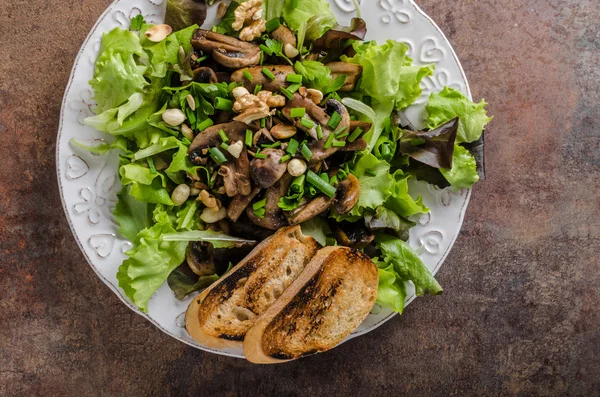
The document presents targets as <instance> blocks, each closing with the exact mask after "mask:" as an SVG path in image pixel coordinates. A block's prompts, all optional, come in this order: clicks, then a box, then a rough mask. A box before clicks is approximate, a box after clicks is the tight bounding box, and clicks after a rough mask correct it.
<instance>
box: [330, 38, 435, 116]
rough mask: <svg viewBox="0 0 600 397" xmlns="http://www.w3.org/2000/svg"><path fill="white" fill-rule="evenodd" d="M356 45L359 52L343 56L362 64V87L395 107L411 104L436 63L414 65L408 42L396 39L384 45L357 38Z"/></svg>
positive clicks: (368, 93)
mask: <svg viewBox="0 0 600 397" xmlns="http://www.w3.org/2000/svg"><path fill="white" fill-rule="evenodd" d="M353 47H354V49H355V50H356V55H355V56H353V57H352V58H348V57H347V56H343V57H342V60H343V61H344V62H350V63H355V64H359V65H361V66H362V68H363V71H362V78H361V83H360V88H359V89H360V90H361V91H362V92H364V93H365V94H366V95H368V96H370V97H372V98H373V99H374V100H376V101H378V102H380V103H385V104H387V103H388V102H389V101H392V102H393V103H394V105H393V107H395V108H396V109H403V108H405V107H407V106H409V105H411V104H412V103H413V102H414V101H415V100H416V99H417V98H418V97H419V96H421V87H420V86H419V84H420V82H421V80H422V79H423V78H424V77H425V76H431V75H432V74H433V71H434V68H435V67H434V65H424V66H413V65H412V59H410V58H409V57H408V56H407V55H406V52H407V51H408V47H407V46H406V44H404V43H400V42H397V41H394V40H388V41H386V43H385V44H382V45H378V44H377V43H376V42H374V41H371V42H358V41H357V42H355V43H354V44H353ZM390 113H391V110H390ZM388 116H389V114H388Z"/></svg>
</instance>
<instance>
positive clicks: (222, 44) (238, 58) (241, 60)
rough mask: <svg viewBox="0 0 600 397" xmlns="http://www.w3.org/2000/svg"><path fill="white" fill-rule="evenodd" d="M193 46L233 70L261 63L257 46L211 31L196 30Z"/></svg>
mask: <svg viewBox="0 0 600 397" xmlns="http://www.w3.org/2000/svg"><path fill="white" fill-rule="evenodd" d="M192 46H194V48H196V49H198V50H201V51H204V52H205V53H209V54H211V55H212V57H213V59H214V60H215V61H217V62H218V63H219V64H221V65H223V66H225V67H228V68H232V69H238V68H243V67H247V66H253V65H257V64H258V62H259V61H260V48H259V47H258V46H257V45H256V44H252V43H247V42H245V41H241V40H238V39H236V38H234V37H230V36H227V35H224V34H220V33H215V32H211V31H210V30H205V29H198V30H196V31H195V32H194V36H193V37H192Z"/></svg>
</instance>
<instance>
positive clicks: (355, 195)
mask: <svg viewBox="0 0 600 397" xmlns="http://www.w3.org/2000/svg"><path fill="white" fill-rule="evenodd" d="M359 198H360V181H359V180H358V178H357V177H355V176H354V175H353V174H348V177H347V178H346V179H344V180H343V181H342V182H340V183H338V185H337V189H336V191H335V210H336V211H337V213H338V214H347V213H348V212H350V211H352V208H354V206H355V205H356V203H358V199H359Z"/></svg>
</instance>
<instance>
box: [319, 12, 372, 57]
mask: <svg viewBox="0 0 600 397" xmlns="http://www.w3.org/2000/svg"><path fill="white" fill-rule="evenodd" d="M366 34H367V24H366V22H365V21H364V20H363V19H362V18H352V23H351V26H349V27H339V26H338V27H336V28H333V29H329V30H328V31H327V32H325V34H323V36H321V37H319V38H318V39H316V40H315V41H314V42H313V47H312V51H313V52H320V51H327V50H330V49H340V48H342V47H343V45H344V43H345V42H346V41H347V40H363V39H364V38H365V36H366Z"/></svg>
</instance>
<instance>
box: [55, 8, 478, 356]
mask: <svg viewBox="0 0 600 397" xmlns="http://www.w3.org/2000/svg"><path fill="white" fill-rule="evenodd" d="M125 1H127V0H114V1H113V2H112V3H110V4H109V5H108V6H107V8H106V9H105V10H104V11H103V12H102V13H101V14H100V16H99V17H98V19H97V20H96V22H95V23H94V25H93V26H92V27H91V29H90V31H89V33H88V34H87V36H86V38H85V40H84V41H83V43H82V45H81V47H80V48H79V50H78V52H77V56H76V57H75V59H74V63H73V67H72V69H71V73H70V75H69V80H68V83H67V85H66V88H65V93H64V95H63V99H62V102H61V111H60V120H59V126H58V133H57V139H56V142H57V144H56V151H55V155H56V159H55V161H56V173H57V182H58V187H59V193H60V200H61V204H62V207H63V211H64V213H65V217H66V218H67V222H68V224H69V229H70V230H71V233H72V234H73V237H74V239H75V242H76V243H77V245H78V246H79V249H80V251H81V252H82V254H83V256H84V257H85V259H86V261H87V263H88V265H89V266H90V267H91V268H92V270H93V271H94V273H95V274H96V275H97V276H98V278H100V279H101V280H102V282H103V283H104V284H105V285H106V286H108V287H109V288H110V289H111V290H112V292H113V293H114V294H115V295H116V296H117V297H118V298H119V299H120V300H121V302H123V303H124V304H125V305H126V306H127V307H128V308H129V309H130V310H132V311H133V312H134V313H136V314H138V315H140V316H142V317H143V318H145V319H146V320H148V321H149V322H150V323H151V324H152V325H153V326H155V327H156V328H158V329H159V330H160V331H162V332H164V333H165V334H167V335H169V336H170V337H172V338H174V339H176V340H178V341H180V342H183V343H185V344H186V345H188V346H191V347H194V348H196V349H200V350H203V351H206V352H210V353H215V354H219V355H223V356H228V357H234V358H243V355H238V354H236V353H232V352H229V351H222V350H216V349H212V348H210V347H206V346H201V345H199V344H195V343H194V342H192V341H189V340H186V339H184V338H182V337H180V336H178V335H174V334H173V333H171V332H170V331H168V330H166V329H165V328H163V326H162V325H161V324H159V323H158V322H157V321H156V320H154V319H153V318H152V317H150V316H149V315H148V314H147V313H143V312H141V311H140V310H139V309H138V308H137V307H136V306H135V305H134V304H133V303H131V302H130V301H129V300H127V299H126V298H125V297H124V296H123V293H122V291H121V289H120V288H119V287H118V286H115V285H113V284H112V283H111V282H110V281H109V280H108V279H107V278H106V277H105V276H104V275H103V274H101V273H100V271H99V270H98V269H97V267H96V265H95V264H94V262H93V261H92V259H91V258H90V256H89V255H88V253H87V251H86V250H85V248H84V247H83V241H82V240H81V239H80V238H79V235H78V234H77V231H76V230H75V226H74V224H73V222H72V220H71V217H70V215H69V208H68V206H67V203H66V200H65V197H64V188H63V185H62V180H61V179H62V178H61V171H63V170H64V169H63V167H62V166H61V157H60V139H61V135H62V131H63V128H64V116H65V105H66V102H67V97H68V94H69V91H70V88H71V86H72V84H73V80H74V76H75V72H76V69H77V66H78V63H79V61H80V59H81V58H82V56H83V54H84V50H85V48H86V46H87V45H88V43H89V41H90V39H91V37H92V35H93V34H94V32H95V30H96V29H97V27H98V25H99V24H100V23H101V22H102V21H103V20H104V18H105V17H106V16H107V14H108V13H109V12H110V11H112V9H113V7H114V6H115V5H117V4H119V3H121V2H125ZM148 1H149V2H150V3H152V2H151V1H150V0H148ZM165 1H166V0H165ZM329 1H334V0H329ZM362 1H364V0H359V3H360V4H361V6H362ZM379 1H381V0H379ZM408 3H409V4H411V5H412V6H413V7H414V8H415V10H416V11H417V12H418V13H420V14H421V16H423V17H424V18H425V19H426V20H427V21H428V22H429V23H430V24H431V25H432V26H433V27H434V29H435V30H436V31H437V33H438V34H439V35H440V38H441V39H443V40H444V42H445V44H447V46H448V49H449V50H450V55H451V58H452V59H453V60H454V61H455V63H456V65H457V68H458V70H459V71H460V73H461V77H462V80H463V81H464V84H465V91H466V93H467V95H468V97H469V98H471V90H470V86H469V82H468V80H467V77H466V74H465V72H464V70H463V68H462V65H461V63H460V60H459V59H458V56H457V55H456V52H455V50H454V48H453V47H452V45H451V43H450V41H449V40H448V39H447V37H446V35H445V34H444V32H443V31H442V30H441V29H440V28H439V26H438V25H437V24H436V23H435V22H434V21H433V19H431V17H429V15H428V14H427V13H425V12H424V11H423V10H422V9H421V8H420V7H419V6H418V5H417V4H416V2H415V1H414V0H408ZM161 4H162V3H161ZM471 193H472V190H471V189H468V190H467V191H466V195H465V198H464V202H463V205H462V208H461V210H460V214H459V219H458V222H457V229H458V231H457V233H456V234H455V235H454V236H453V238H452V239H451V241H450V243H449V245H448V248H447V249H446V250H445V251H444V253H443V254H442V256H441V258H440V259H439V261H438V263H437V265H436V267H435V268H434V270H433V271H432V273H433V274H435V273H437V272H438V270H439V269H440V267H441V266H442V264H443V263H444V261H445V259H446V257H447V256H448V254H449V252H450V250H451V249H452V247H453V246H454V243H455V242H456V239H457V238H458V235H459V234H460V230H461V228H462V224H463V221H464V216H465V213H466V208H467V207H468V204H469V201H470V198H471ZM415 297H416V296H415V295H414V294H413V295H412V296H411V297H409V298H408V299H407V300H406V306H408V304H410V303H411V302H412V301H413V300H414V299H415ZM396 315H397V313H390V314H389V315H388V316H387V317H385V318H384V319H382V320H380V321H379V322H377V323H375V324H374V325H372V326H371V327H370V328H368V329H365V330H362V331H359V332H354V333H352V334H351V335H349V336H348V337H347V338H346V339H344V340H343V341H342V342H340V344H342V343H345V342H347V341H349V340H351V339H353V338H355V337H357V336H361V335H364V334H366V333H368V332H371V331H373V330H375V329H376V328H379V327H380V326H381V325H383V324H384V323H385V322H387V321H389V320H391V319H392V318H393V317H395V316H396Z"/></svg>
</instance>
